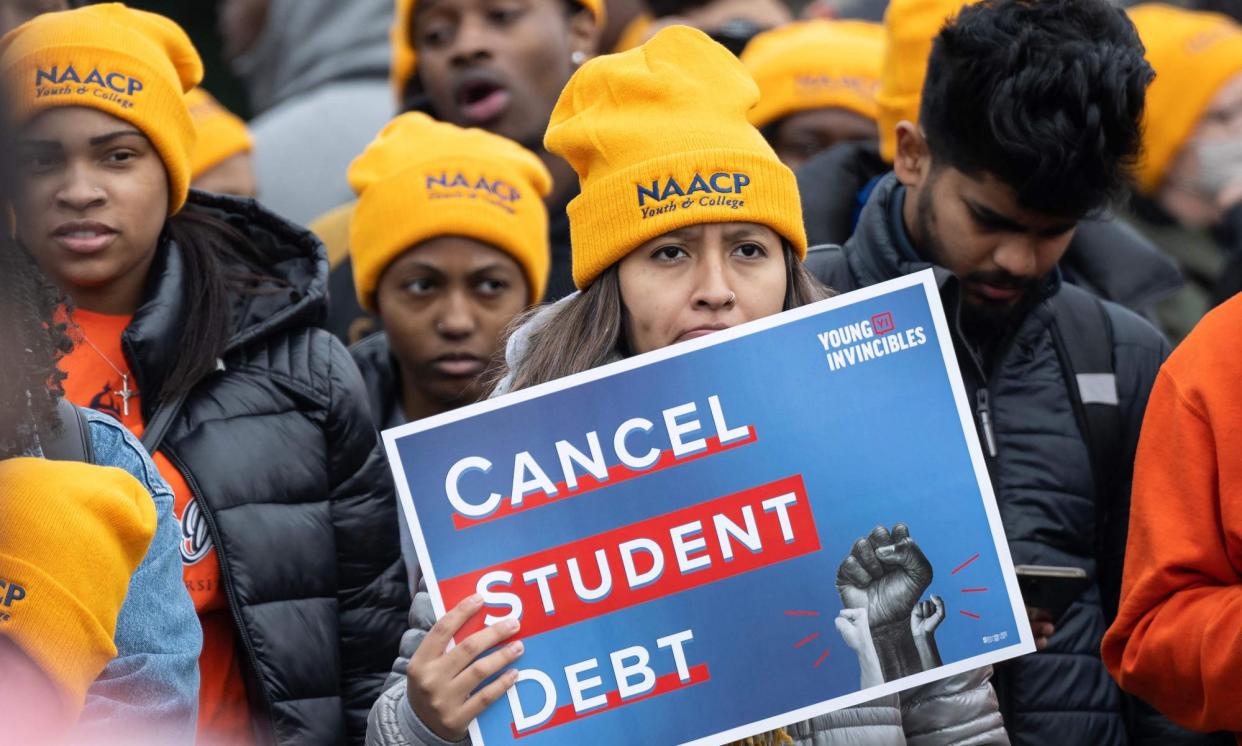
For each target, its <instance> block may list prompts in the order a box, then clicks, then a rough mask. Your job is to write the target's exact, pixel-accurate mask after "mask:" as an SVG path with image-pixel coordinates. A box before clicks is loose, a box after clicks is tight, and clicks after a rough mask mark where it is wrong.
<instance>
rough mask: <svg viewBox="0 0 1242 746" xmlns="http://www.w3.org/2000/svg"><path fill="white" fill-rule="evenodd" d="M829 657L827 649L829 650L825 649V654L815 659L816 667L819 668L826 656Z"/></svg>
mask: <svg viewBox="0 0 1242 746" xmlns="http://www.w3.org/2000/svg"><path fill="white" fill-rule="evenodd" d="M827 657H828V651H827V650H825V651H824V654H823V655H821V656H819V657H818V658H816V659H815V667H816V668H819V664H821V663H823V662H824V659H825V658H827Z"/></svg>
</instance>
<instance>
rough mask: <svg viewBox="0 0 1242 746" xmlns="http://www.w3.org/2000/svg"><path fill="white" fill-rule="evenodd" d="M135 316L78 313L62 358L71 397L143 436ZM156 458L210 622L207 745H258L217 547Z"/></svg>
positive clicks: (201, 726)
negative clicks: (133, 361) (134, 364)
mask: <svg viewBox="0 0 1242 746" xmlns="http://www.w3.org/2000/svg"><path fill="white" fill-rule="evenodd" d="M130 319H131V317H130V316H110V315H106V314H100V313H92V312H90V311H83V310H81V309H78V310H76V311H74V312H73V317H72V323H71V324H70V329H69V334H70V336H71V337H73V340H74V343H75V345H74V349H73V352H72V353H70V354H69V355H67V356H65V357H64V358H63V359H62V360H61V362H60V368H61V370H63V371H64V372H65V373H66V374H67V375H68V376H69V377H68V378H67V379H65V396H66V398H68V399H69V401H71V402H73V403H74V404H77V405H78V406H82V407H90V408H91V409H96V410H99V411H100V412H104V413H106V414H110V415H112V416H113V417H115V418H116V419H118V420H120V422H121V424H123V425H125V427H127V428H128V429H129V431H130V432H132V433H133V434H134V435H135V436H137V437H142V431H143V428H144V427H145V423H144V422H143V421H142V406H141V401H142V400H141V394H140V393H139V392H138V389H137V384H136V382H135V381H134V377H133V375H132V374H131V373H130V370H129V362H128V361H127V360H126V359H125V355H124V354H123V353H122V351H121V334H122V332H124V331H125V327H127V326H129V322H130ZM87 340H89V342H88V341H87ZM92 344H93V345H94V346H93V347H92ZM96 348H98V349H96ZM113 366H115V368H114V367H113ZM123 376H128V378H123ZM127 403H128V407H126V404H127ZM127 409H128V411H127ZM153 460H154V461H155V465H156V467H157V468H158V469H159V471H160V476H162V477H164V480H165V481H167V482H168V485H169V486H170V487H171V488H172V491H173V511H174V513H175V514H176V516H177V520H178V521H180V523H181V537H182V538H181V561H182V567H183V573H184V577H185V586H186V588H187V589H188V590H189V592H190V598H192V599H193V600H194V608H195V610H196V611H197V612H198V620H199V623H200V624H201V625H202V627H203V652H202V655H201V656H200V657H199V661H198V665H199V679H200V680H199V709H198V740H199V743H212V744H221V745H222V746H223V745H224V744H227V745H228V746H238V745H240V744H250V743H253V742H254V736H253V735H252V733H251V729H250V708H249V705H248V703H247V700H246V686H245V682H244V680H243V678H242V671H241V664H240V662H239V660H238V654H239V653H240V650H239V648H238V640H237V631H236V629H235V628H234V626H233V620H232V617H231V615H230V614H229V608H228V599H227V597H226V595H225V592H224V588H223V586H222V585H221V584H220V562H219V560H218V558H217V557H216V550H215V547H214V546H212V542H211V536H210V535H209V534H208V533H207V525H206V522H205V520H204V519H203V515H202V513H201V512H200V511H199V509H198V504H197V502H196V501H195V500H194V497H193V495H192V494H191V492H190V487H189V485H187V484H186V481H185V477H184V476H182V474H181V472H180V471H178V470H177V468H176V467H175V466H173V464H172V462H171V461H169V460H168V459H167V458H166V457H165V456H164V454H163V453H156V454H155V458H154V459H153Z"/></svg>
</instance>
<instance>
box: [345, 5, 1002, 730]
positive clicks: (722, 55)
mask: <svg viewBox="0 0 1242 746" xmlns="http://www.w3.org/2000/svg"><path fill="white" fill-rule="evenodd" d="M757 96H758V92H757V89H756V87H755V84H754V82H753V81H752V80H751V79H750V77H749V76H748V75H747V73H746V72H745V70H744V69H743V68H742V66H741V64H740V63H739V62H738V60H737V59H736V58H735V57H734V56H733V55H732V54H730V53H729V52H728V51H727V50H726V49H725V48H724V47H722V46H720V45H718V44H716V43H715V42H712V41H711V40H710V39H708V37H707V36H705V35H704V34H702V33H700V32H698V31H695V30H692V29H688V28H684V27H673V28H669V29H666V30H664V31H662V32H660V33H659V34H657V35H656V36H655V37H653V38H652V39H651V41H649V42H648V43H647V44H645V45H644V46H643V47H640V48H638V49H635V50H632V51H630V52H625V53H622V54H616V55H609V56H606V57H601V58H599V59H596V60H593V61H591V62H588V63H587V64H585V65H583V67H582V68H581V69H580V70H579V71H578V72H577V73H576V74H575V75H574V77H573V78H572V79H571V80H570V82H569V85H568V86H567V87H566V89H565V91H564V93H563V94H562V95H561V99H560V101H559V103H558V104H557V107H556V109H555V111H554V112H553V114H552V121H551V125H550V127H549V129H548V134H547V138H546V141H545V142H546V145H547V147H548V149H549V150H550V151H552V152H554V153H556V154H558V155H560V156H562V157H564V158H565V159H566V160H568V161H569V163H570V164H571V165H572V166H573V167H574V169H575V171H577V173H578V176H579V179H580V180H581V185H582V191H581V194H580V196H579V197H577V198H576V199H575V200H574V201H573V202H571V203H570V205H569V217H570V225H571V232H572V235H573V273H574V281H575V282H576V284H577V285H578V288H579V290H580V291H581V292H579V293H578V294H576V295H574V296H571V297H570V298H567V299H566V300H563V301H561V302H559V303H557V304H555V305H552V306H546V307H544V308H541V309H540V310H538V311H536V312H535V313H534V314H532V315H531V316H530V317H529V318H528V319H527V320H526V322H525V323H524V324H523V325H522V326H521V328H520V329H518V331H517V332H516V333H515V334H514V335H513V336H512V338H511V339H510V341H509V345H508V350H507V360H506V366H505V369H504V370H503V371H501V376H502V377H501V380H500V383H499V384H498V386H497V389H496V390H497V392H507V391H512V390H516V389H521V388H525V387H529V386H533V385H536V384H539V383H543V382H545V381H550V380H553V379H556V378H560V377H563V376H567V375H571V374H574V373H579V372H582V371H585V370H588V369H591V368H594V367H596V366H599V365H603V364H606V363H609V362H612V361H615V360H620V359H622V358H624V357H628V356H630V355H635V354H640V353H644V352H649V351H651V350H657V349H660V348H663V347H666V346H668V345H671V344H676V343H678V342H681V341H684V340H687V339H694V338H697V337H701V336H703V335H706V334H710V333H712V332H714V331H717V330H720V329H726V328H729V327H732V326H735V325H738V324H742V323H745V322H747V321H752V320H754V319H759V318H762V317H765V316H769V315H772V314H775V313H779V312H781V311H783V310H786V309H790V308H795V307H798V306H801V305H803V304H806V303H810V302H812V301H815V300H818V299H820V298H823V297H826V295H827V291H826V290H825V289H824V288H822V287H821V286H819V285H818V284H817V283H816V282H815V281H814V279H812V278H811V276H810V275H809V274H808V273H807V271H806V270H805V269H804V268H803V266H802V259H803V257H804V256H805V254H806V237H805V234H804V232H803V227H802V213H801V208H800V204H799V199H798V192H797V187H796V184H795V181H794V176H793V173H792V172H791V171H790V170H789V169H788V168H787V167H785V166H784V165H782V164H781V163H780V161H779V160H778V159H777V157H776V155H775V153H774V152H773V151H772V148H771V147H770V146H769V145H768V144H767V143H766V142H765V141H764V139H763V137H762V135H760V133H759V132H758V130H756V129H755V128H754V127H752V126H751V125H750V124H749V122H748V120H747V111H748V110H749V109H750V107H751V106H752V105H753V104H754V102H755V100H756V98H757ZM773 385H779V383H778V382H776V381H774V382H773ZM739 603H745V600H744V599H739ZM481 608H482V601H481V600H480V599H479V598H478V597H474V598H471V599H467V600H466V601H463V602H462V603H461V604H459V605H458V606H457V607H456V608H454V609H452V610H450V611H449V613H448V614H446V615H445V616H444V617H443V618H442V619H440V620H439V621H438V622H435V623H434V625H433V624H432V622H433V621H434V616H433V614H432V610H431V603H430V599H429V597H428V596H427V594H426V593H425V592H422V593H419V594H418V598H417V599H416V601H415V605H414V614H413V617H414V620H415V622H416V629H415V630H413V631H412V632H411V634H409V635H408V636H407V639H406V641H405V642H406V643H407V645H403V648H404V649H403V653H408V654H412V657H411V659H410V660H409V662H408V667H407V673H406V678H405V680H404V681H402V682H400V683H399V684H398V685H397V686H395V687H393V688H392V689H390V690H389V691H388V692H386V693H385V694H384V696H383V697H381V699H380V701H379V702H378V703H376V706H375V707H374V708H373V709H372V713H371V718H372V719H371V728H370V730H369V732H368V740H369V741H370V742H371V743H374V744H384V745H392V744H408V743H414V744H434V745H437V746H438V745H440V744H445V743H453V742H457V741H459V740H461V739H464V738H465V737H466V732H467V725H468V724H469V723H470V721H471V720H472V719H474V718H475V717H477V716H478V715H479V713H481V712H482V711H483V710H484V709H486V708H487V707H488V706H489V705H491V704H492V703H493V702H496V701H497V700H499V699H500V698H502V697H503V696H504V695H505V692H506V691H507V690H508V689H509V688H510V687H511V686H513V684H514V683H515V681H516V679H517V672H516V671H515V670H512V669H511V666H513V665H514V663H515V661H517V660H518V658H519V656H521V654H522V650H523V648H522V643H521V642H520V641H519V642H513V643H509V644H505V641H506V640H508V639H509V638H511V637H513V636H514V635H515V634H517V632H518V624H517V623H516V622H512V621H511V622H502V623H499V624H496V625H494V626H492V627H488V628H485V629H484V630H482V631H480V632H477V633H475V634H474V635H472V636H470V637H468V638H466V639H465V640H464V641H462V644H460V645H458V646H457V647H455V648H453V649H452V650H451V651H447V652H446V646H447V644H448V643H449V641H450V640H451V639H452V637H453V635H454V634H456V632H457V630H459V629H461V628H462V627H463V626H465V624H466V623H467V622H468V621H469V620H470V619H471V618H472V617H473V616H474V615H475V614H477V613H478V612H479V610H480V609H481ZM428 628H429V631H425V632H424V630H428ZM838 629H839V630H840V631H841V633H842V635H843V636H844V637H845V638H846V640H847V642H848V644H849V645H850V646H851V648H855V649H856V650H857V651H858V653H859V656H860V659H863V663H864V665H863V667H862V668H863V675H864V679H865V681H864V684H873V683H876V681H878V678H879V672H878V668H877V666H876V665H875V664H874V661H872V662H871V665H868V660H867V658H870V657H873V656H874V651H873V650H872V647H873V646H872V644H871V641H870V639H869V638H870V635H869V633H868V632H867V630H866V616H865V614H864V613H862V611H861V610H857V611H853V612H851V614H849V615H844V616H843V619H842V620H841V623H840V624H839V625H838ZM493 648H495V650H493V651H492V652H490V653H489V654H488V655H485V656H482V657H479V656H480V654H481V653H483V652H484V651H488V650H492V649H493ZM399 663H404V661H401V662H399ZM399 668H400V666H399ZM494 674H499V675H498V676H497V677H496V678H495V679H494V680H492V681H490V682H489V683H486V685H484V686H482V687H481V688H480V685H481V684H484V682H486V681H487V680H488V679H489V677H491V676H493V675H494ZM989 676H990V671H988V670H980V671H976V672H973V673H972V674H968V675H966V676H963V677H958V678H956V679H947V680H945V681H942V682H940V683H939V684H934V685H930V686H927V687H924V688H921V689H918V690H912V691H910V692H906V693H905V695H903V701H900V702H899V701H898V698H897V697H896V696H893V697H890V698H888V699H881V700H878V701H876V702H872V703H870V704H869V705H865V706H861V707H856V708H853V709H849V710H842V711H839V712H835V713H831V714H829V715H825V716H820V717H817V718H815V719H814V720H811V721H807V722H803V723H797V724H794V725H791V726H788V727H787V728H785V729H783V730H781V731H777V732H775V733H771V734H767V736H765V737H762V738H760V739H758V741H757V742H763V743H769V742H770V743H790V742H793V743H796V744H799V745H800V746H803V745H805V746H810V745H811V744H814V746H824V745H825V744H904V743H906V742H907V734H908V735H909V737H910V741H911V742H914V741H915V740H917V742H918V743H920V744H929V743H937V744H938V743H961V742H963V741H968V742H970V743H976V744H982V743H1007V739H1006V737H1005V734H1004V730H1003V729H1002V727H1001V720H1000V716H999V714H998V713H997V710H996V700H995V697H994V695H993V694H992V691H991V685H990V684H989V683H988V678H989ZM945 695H948V696H945ZM916 736H917V738H916Z"/></svg>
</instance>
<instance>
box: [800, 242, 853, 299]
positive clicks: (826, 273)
mask: <svg viewBox="0 0 1242 746" xmlns="http://www.w3.org/2000/svg"><path fill="white" fill-rule="evenodd" d="M802 264H803V266H804V267H806V269H807V271H808V272H810V273H811V274H812V275H814V276H815V279H817V280H819V281H820V282H822V283H824V284H825V285H827V286H828V287H830V288H832V289H833V290H835V291H837V292H838V293H848V292H849V291H851V290H857V289H858V284H857V283H856V282H854V275H853V273H851V272H850V266H849V262H848V261H846V258H845V250H844V249H842V248H841V247H840V246H833V245H832V244H823V245H820V246H812V247H811V248H809V249H807V250H806V259H805V260H804V261H803V263H802Z"/></svg>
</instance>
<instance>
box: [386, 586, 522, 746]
mask: <svg viewBox="0 0 1242 746" xmlns="http://www.w3.org/2000/svg"><path fill="white" fill-rule="evenodd" d="M482 608H483V599H482V597H480V596H478V595H475V596H470V597H469V598H466V599H463V600H462V602H461V603H459V604H457V606H455V607H453V609H452V610H451V611H449V613H447V614H445V615H444V616H443V617H441V618H440V620H439V621H438V622H436V623H435V625H434V626H432V628H431V630H430V631H429V632H428V633H427V636H426V637H424V638H423V641H422V642H421V643H420V644H419V646H418V650H417V651H416V652H415V653H414V656H413V657H412V658H410V665H409V669H408V672H407V673H406V696H407V697H408V698H409V700H410V707H412V708H413V709H414V714H416V715H418V718H419V720H422V721H423V724H424V725H426V726H427V727H428V728H430V729H431V730H432V731H434V732H435V734H436V735H438V736H440V737H441V738H444V739H446V740H449V741H460V740H461V739H463V738H465V737H466V728H467V726H469V724H470V721H472V720H474V719H475V718H476V717H478V716H479V714H480V713H482V712H483V711H484V710H486V709H487V708H488V707H489V706H490V705H491V704H492V703H493V702H495V701H496V700H498V699H500V698H501V697H503V696H504V694H505V692H507V691H508V690H509V688H510V687H512V686H513V684H514V683H515V682H516V681H517V675H518V672H517V670H516V669H513V670H510V671H506V672H505V673H503V674H501V675H500V676H497V677H496V679H495V680H494V681H492V682H491V683H489V684H488V685H487V686H485V687H483V688H482V689H478V687H479V685H480V684H482V683H483V682H484V681H486V680H487V679H488V678H489V677H491V676H492V675H493V674H495V673H496V672H498V671H500V670H501V669H503V668H504V667H505V666H507V665H509V664H510V663H512V662H513V661H515V660H517V659H518V657H519V656H521V655H522V650H523V646H522V643H521V641H518V642H514V643H511V644H509V645H505V646H504V647H502V648H500V649H498V650H495V651H493V652H492V653H490V654H488V655H486V656H483V657H480V656H482V655H483V653H485V652H486V651H488V650H491V649H492V648H494V647H496V646H497V645H499V644H501V643H502V642H504V641H505V640H507V639H509V638H510V637H512V636H513V635H514V634H516V633H517V631H518V628H519V626H520V625H519V624H518V622H517V621H514V620H510V621H507V622H500V623H499V624H494V625H492V626H490V627H485V628H484V629H482V630H480V631H478V632H475V633H474V634H473V635H471V636H469V637H467V638H466V639H465V640H462V642H461V643H460V644H459V645H457V646H456V647H454V648H453V649H452V650H448V645H449V643H450V642H451V641H452V640H453V636H454V635H456V634H457V631H458V630H459V629H461V628H462V627H463V626H464V625H465V624H466V622H468V621H469V620H470V618H471V617H473V616H474V615H475V614H477V613H478V612H479V610H480V609H482ZM476 689H478V691H475V690H476Z"/></svg>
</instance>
